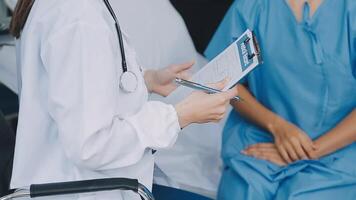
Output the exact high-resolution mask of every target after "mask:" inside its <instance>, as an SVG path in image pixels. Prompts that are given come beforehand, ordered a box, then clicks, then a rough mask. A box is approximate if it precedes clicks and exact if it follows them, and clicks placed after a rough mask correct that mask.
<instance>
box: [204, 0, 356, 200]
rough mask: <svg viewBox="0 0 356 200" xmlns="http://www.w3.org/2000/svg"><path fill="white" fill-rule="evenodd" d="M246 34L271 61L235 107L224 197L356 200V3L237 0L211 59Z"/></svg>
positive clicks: (250, 79)
mask: <svg viewBox="0 0 356 200" xmlns="http://www.w3.org/2000/svg"><path fill="white" fill-rule="evenodd" d="M247 28H249V29H251V30H253V31H254V32H255V33H256V35H257V38H258V40H259V42H260V46H261V49H262V55H263V58H264V63H263V64H262V65H261V66H259V67H258V68H256V69H255V70H254V71H253V72H252V73H250V74H249V75H248V76H247V77H246V78H245V79H244V80H242V81H241V83H240V85H239V86H238V88H239V93H240V95H241V96H242V97H243V98H244V99H245V101H242V102H232V105H233V107H234V108H235V111H233V112H232V113H231V114H230V116H229V119H228V121H227V124H226V127H225V129H224V134H223V144H222V147H223V148H222V158H223V161H224V165H225V168H224V171H223V176H222V179H221V183H220V188H219V194H218V199H219V200H232V199H241V200H250V199H251V200H256V199H258V200H259V199H266V200H286V199H288V200H299V199H303V200H316V199H323V200H331V199H337V198H340V199H343V200H354V199H356V143H355V141H356V1H355V0H236V1H235V2H234V3H233V5H232V7H231V8H230V10H229V11H228V13H227V15H226V16H225V18H224V20H223V22H222V24H221V25H220V27H219V29H218V31H217V32H216V34H215V36H214V38H213V40H212V41H211V43H210V45H209V46H208V48H207V50H206V56H207V57H208V58H209V59H212V58H214V57H215V56H216V55H217V54H219V53H220V52H221V51H222V50H223V49H224V48H226V47H227V46H228V45H229V44H231V43H232V42H233V40H234V39H236V38H237V37H239V36H240V35H241V34H242V33H243V32H244V31H245V30H246V29H247Z"/></svg>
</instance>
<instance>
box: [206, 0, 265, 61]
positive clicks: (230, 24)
mask: <svg viewBox="0 0 356 200" xmlns="http://www.w3.org/2000/svg"><path fill="white" fill-rule="evenodd" d="M263 7H264V4H263V1H262V0H235V1H234V3H233V4H232V5H231V7H230V9H229V10H228V12H227V13H226V15H225V17H224V19H223V21H222V22H221V24H220V25H219V27H218V29H217V31H216V33H215V34H214V36H213V38H212V40H211V41H210V44H209V45H208V47H207V49H206V51H205V56H206V57H207V58H208V60H211V59H213V58H214V57H215V56H217V55H218V54H219V53H220V52H222V51H223V50H224V49H225V48H226V47H228V46H229V45H230V44H231V43H232V42H233V41H234V40H236V39H237V38H239V37H240V35H242V34H243V33H244V32H245V31H246V29H248V28H249V29H251V30H254V28H255V26H256V24H257V22H258V17H259V15H260V12H261V10H262V9H263Z"/></svg>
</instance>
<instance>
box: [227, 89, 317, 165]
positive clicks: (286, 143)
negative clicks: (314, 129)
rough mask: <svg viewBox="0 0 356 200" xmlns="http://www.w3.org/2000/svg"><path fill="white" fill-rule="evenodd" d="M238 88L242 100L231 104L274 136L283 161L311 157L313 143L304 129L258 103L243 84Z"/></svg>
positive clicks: (313, 147)
mask: <svg viewBox="0 0 356 200" xmlns="http://www.w3.org/2000/svg"><path fill="white" fill-rule="evenodd" d="M238 90H239V95H240V96H241V97H242V98H243V99H244V101H241V102H238V101H232V102H231V104H232V106H233V107H234V109H235V110H236V111H237V112H239V113H240V114H241V115H242V116H243V117H245V118H246V119H248V120H250V121H251V122H252V123H254V124H256V125H257V126H260V127H261V128H263V129H265V130H267V131H268V132H270V133H271V134H272V135H273V136H274V139H275V144H276V147H277V149H278V151H279V153H280V154H281V156H282V157H283V159H285V161H287V162H288V163H291V162H292V161H296V160H299V159H306V158H310V157H311V154H310V153H311V152H312V151H313V150H314V149H315V145H314V144H313V142H312V140H311V139H310V138H309V136H308V135H307V134H306V133H304V131H302V130H301V129H300V128H298V127H297V126H295V125H294V124H292V123H290V122H288V121H286V120H284V119H283V118H281V117H280V116H278V115H277V114H275V113H273V112H272V111H271V110H269V109H268V108H266V107H265V106H263V105H262V104H261V103H259V102H258V101H257V100H256V99H255V97H253V96H252V94H251V93H250V92H249V91H248V89H247V88H246V87H245V86H243V85H238Z"/></svg>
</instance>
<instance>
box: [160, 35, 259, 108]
mask: <svg viewBox="0 0 356 200" xmlns="http://www.w3.org/2000/svg"><path fill="white" fill-rule="evenodd" d="M261 63H262V56H261V53H260V49H259V46H258V42H257V40H256V37H255V36H254V34H253V32H252V31H251V30H247V31H246V32H245V33H243V34H242V35H241V36H240V37H239V38H238V39H237V40H235V41H234V42H233V43H232V44H231V45H230V46H228V47H227V48H226V49H225V50H224V51H223V52H221V53H220V54H219V55H218V56H216V57H215V58H214V59H213V60H211V61H210V62H209V63H208V64H207V65H205V66H204V67H203V68H202V69H201V70H199V71H198V72H197V73H195V74H194V75H193V77H192V79H191V81H193V82H196V83H199V84H202V85H206V84H208V83H215V82H219V81H221V80H223V79H224V78H229V79H230V82H229V83H228V84H227V85H226V87H225V88H224V90H228V89H229V88H232V87H233V86H235V85H236V84H237V83H238V82H239V81H240V80H241V79H242V78H243V77H245V76H246V75H247V74H248V73H249V72H251V71H252V70H253V69H255V68H256V67H257V66H258V65H259V64H261ZM192 91H193V89H190V88H187V87H183V86H180V87H178V88H177V89H176V90H175V91H173V92H172V93H171V94H170V95H169V96H168V97H166V98H167V99H168V100H169V101H172V100H174V101H175V102H177V100H178V101H180V100H182V99H183V98H184V97H186V96H187V95H189V94H190V93H191V92H192Z"/></svg>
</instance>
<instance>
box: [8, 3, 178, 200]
mask: <svg viewBox="0 0 356 200" xmlns="http://www.w3.org/2000/svg"><path fill="white" fill-rule="evenodd" d="M124 39H125V42H124V45H125V48H126V56H127V60H128V66H129V69H130V70H131V71H133V72H134V73H135V74H136V75H137V77H138V79H139V87H138V89H137V90H136V91H135V92H134V93H131V94H127V93H124V92H123V91H122V90H120V89H119V77H120V75H121V73H122V69H121V57H120V51H119V45H118V39H117V34H116V31H115V26H114V21H113V19H112V17H111V16H110V14H109V12H108V11H107V9H106V7H105V5H104V4H103V2H102V0H61V1H58V0H36V2H35V4H34V7H33V8H32V12H31V14H30V16H29V18H28V21H27V24H26V26H25V28H24V31H23V34H22V37H21V39H20V40H19V41H18V54H17V55H18V65H19V66H20V72H21V73H20V79H21V81H22V82H21V83H20V84H19V85H20V86H21V89H20V113H19V123H18V130H17V140H16V149H15V160H14V168H13V177H12V181H11V186H12V188H17V187H22V186H26V185H29V184H32V183H46V182H59V181H72V180H83V179H93V178H104V177H129V178H137V179H139V181H140V182H142V183H143V184H145V185H146V186H147V187H150V186H151V184H152V173H153V164H154V159H153V156H152V154H151V148H153V149H161V148H167V147H170V146H172V145H173V144H174V142H175V140H176V138H177V135H178V132H179V130H180V127H179V123H178V120H177V114H176V112H175V109H174V108H173V106H171V105H167V104H163V103H160V102H148V101H147V96H148V95H147V89H146V87H145V85H144V80H143V77H142V74H141V72H140V68H139V66H138V64H137V62H136V60H135V53H134V51H133V49H132V48H130V44H129V43H128V42H127V37H126V36H125V37H124ZM45 199H46V198H45ZM47 199H48V198H47ZM60 199H100V200H105V199H125V200H133V199H135V200H136V199H139V198H138V197H137V196H136V195H133V194H132V193H129V192H118V191H115V192H106V193H96V194H94V195H74V196H66V197H60Z"/></svg>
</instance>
